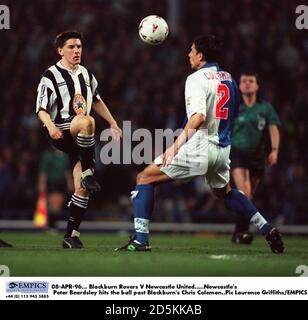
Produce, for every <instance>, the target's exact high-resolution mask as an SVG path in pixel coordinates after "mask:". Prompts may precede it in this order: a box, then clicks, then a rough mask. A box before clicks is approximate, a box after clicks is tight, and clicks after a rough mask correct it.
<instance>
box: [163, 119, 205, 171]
mask: <svg viewBox="0 0 308 320" xmlns="http://www.w3.org/2000/svg"><path fill="white" fill-rule="evenodd" d="M205 118H206V117H205V115H204V114H202V113H195V114H194V115H192V116H191V117H190V119H189V120H188V122H187V123H186V125H185V128H184V130H183V131H182V133H181V134H180V135H179V136H178V138H177V139H176V140H175V142H174V144H173V145H172V146H171V147H169V148H168V149H167V150H166V151H165V153H164V154H163V166H167V165H169V164H170V163H171V161H172V159H173V158H174V157H175V155H176V154H177V153H178V151H179V149H180V147H181V146H182V145H183V144H184V143H185V142H186V141H188V140H189V139H190V138H191V137H192V136H193V135H194V134H195V133H196V130H197V129H198V128H199V127H200V126H201V125H202V123H203V122H204V121H205Z"/></svg>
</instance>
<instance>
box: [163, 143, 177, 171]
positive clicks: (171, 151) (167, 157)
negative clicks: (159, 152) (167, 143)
mask: <svg viewBox="0 0 308 320" xmlns="http://www.w3.org/2000/svg"><path fill="white" fill-rule="evenodd" d="M177 153H178V148H176V147H175V145H172V146H171V147H170V148H168V149H167V150H166V151H165V152H164V154H163V156H162V166H163V167H166V166H168V165H169V164H170V163H171V162H172V160H173V158H174V157H175V156H176V155H177Z"/></svg>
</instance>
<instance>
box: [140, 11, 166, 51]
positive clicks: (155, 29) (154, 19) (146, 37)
mask: <svg viewBox="0 0 308 320" xmlns="http://www.w3.org/2000/svg"><path fill="white" fill-rule="evenodd" d="M168 34H169V28H168V24H167V22H166V21H165V20H164V19H163V18H162V17H160V16H155V15H151V16H147V17H145V18H144V19H142V20H141V22H140V24H139V37H140V38H141V40H142V41H144V42H146V43H148V44H151V45H157V44H160V43H162V42H164V41H165V40H166V38H167V36H168Z"/></svg>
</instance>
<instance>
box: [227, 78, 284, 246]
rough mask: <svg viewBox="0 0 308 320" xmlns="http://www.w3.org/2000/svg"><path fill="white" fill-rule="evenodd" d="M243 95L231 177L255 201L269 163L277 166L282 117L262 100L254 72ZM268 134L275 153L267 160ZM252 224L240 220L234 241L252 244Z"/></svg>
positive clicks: (242, 84)
mask: <svg viewBox="0 0 308 320" xmlns="http://www.w3.org/2000/svg"><path fill="white" fill-rule="evenodd" d="M239 89H240V91H241V95H242V103H241V105H240V109H239V114H238V116H237V118H236V119H235V121H234V124H233V130H232V148H231V154H230V159H231V173H232V178H233V180H234V183H235V185H236V188H237V189H238V190H241V191H242V192H244V193H245V195H246V196H247V197H248V198H249V199H252V197H253V195H254V193H255V191H256V189H257V187H258V185H259V183H260V180H261V178H262V177H263V175H264V168H265V162H267V163H268V164H269V165H271V166H273V165H275V164H276V163H277V159H278V149H279V140H280V135H279V130H278V126H279V125H280V121H279V117H278V115H277V113H276V111H275V109H274V108H273V107H272V105H271V104H270V103H268V102H265V101H260V100H259V99H258V90H259V81H258V76H257V74H255V73H252V72H246V73H242V75H241V77H240V82H239ZM267 132H268V134H269V137H270V141H271V151H270V153H269V154H268V155H267V156H266V148H265V137H266V133H267ZM249 224H250V223H249V221H248V220H247V219H245V217H242V216H238V217H237V221H236V227H235V231H234V234H233V237H232V241H233V242H235V243H243V244H251V242H252V240H253V235H252V233H250V232H249Z"/></svg>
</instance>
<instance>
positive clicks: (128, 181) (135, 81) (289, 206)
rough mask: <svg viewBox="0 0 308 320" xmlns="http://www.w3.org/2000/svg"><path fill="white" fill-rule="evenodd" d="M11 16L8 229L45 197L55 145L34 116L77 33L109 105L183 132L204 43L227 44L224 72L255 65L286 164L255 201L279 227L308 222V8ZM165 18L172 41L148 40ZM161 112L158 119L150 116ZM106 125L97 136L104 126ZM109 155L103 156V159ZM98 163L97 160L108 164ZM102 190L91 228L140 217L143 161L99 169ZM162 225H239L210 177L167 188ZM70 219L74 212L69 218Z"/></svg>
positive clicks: (2, 130) (271, 4)
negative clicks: (42, 175) (154, 17)
mask: <svg viewBox="0 0 308 320" xmlns="http://www.w3.org/2000/svg"><path fill="white" fill-rule="evenodd" d="M1 3H2V4H6V5H8V6H9V8H10V12H11V21H10V24H11V30H1V31H0V40H1V42H0V43H1V52H0V56H1V59H0V83H1V90H0V106H1V113H0V226H1V220H10V219H12V220H24V219H32V217H33V213H34V209H35V205H36V200H37V196H38V191H37V184H38V183H37V178H38V165H39V162H40V159H41V156H42V153H43V151H44V150H46V148H48V146H49V142H48V139H47V136H46V135H45V133H44V131H43V129H42V126H41V124H40V123H39V121H38V120H37V117H36V115H35V113H34V109H35V99H36V88H37V84H38V82H39V79H40V76H41V74H42V72H43V71H44V70H45V69H46V68H47V67H49V66H50V65H52V64H53V63H55V62H56V61H57V60H58V57H57V55H56V53H55V50H54V48H53V40H54V38H55V36H56V35H57V34H58V33H59V32H61V31H63V30H66V29H78V30H80V31H81V32H82V33H83V34H84V37H85V41H84V51H83V60H82V64H84V65H85V66H87V67H88V68H89V69H90V70H91V71H92V72H93V73H94V74H95V76H96V77H97V79H98V81H99V85H100V86H99V89H100V93H101V95H102V97H103V98H104V100H105V101H106V102H107V104H108V106H109V108H110V109H111V110H112V112H113V114H114V115H115V117H116V118H117V120H118V123H119V124H120V125H121V123H122V121H123V120H131V121H132V123H133V125H134V127H135V128H139V127H144V128H148V129H150V130H154V129H155V128H166V127H169V128H172V129H176V128H178V127H179V126H180V125H181V123H182V120H183V117H184V112H185V108H184V96H183V90H184V82H185V78H186V76H187V75H188V74H189V73H190V72H191V70H190V67H189V63H188V59H187V54H188V52H189V48H190V45H191V41H192V39H193V37H194V36H195V35H198V34H201V33H204V32H211V33H215V34H219V35H220V36H222V37H223V39H224V43H225V52H224V54H223V55H222V62H221V65H222V66H223V67H224V68H225V69H227V70H228V71H230V72H231V73H232V74H233V75H234V76H235V78H236V79H238V76H239V74H240V72H241V71H242V70H246V69H254V70H256V71H257V72H258V73H259V75H260V79H261V96H262V97H263V98H264V99H266V100H269V101H270V102H272V104H273V105H274V107H275V108H276V110H277V112H278V113H279V116H280V119H281V122H282V126H281V137H282V141H281V149H280V153H279V164H278V165H277V166H276V167H274V168H267V169H266V175H265V178H264V180H263V183H262V185H261V186H260V187H259V189H258V192H257V195H256V199H255V203H256V205H257V206H258V207H259V208H260V210H261V211H262V212H263V213H264V215H265V216H266V217H267V218H268V219H269V220H270V221H272V222H274V223H275V222H276V223H280V224H307V223H308V215H307V212H308V201H307V199H308V176H307V169H306V163H307V160H308V152H307V148H305V146H306V141H308V133H307V124H306V123H307V122H306V119H305V116H306V114H307V113H306V108H307V106H308V91H307V90H305V88H307V82H308V79H307V73H308V70H307V61H308V39H307V31H305V30H298V29H296V27H295V19H296V15H295V8H296V5H297V4H301V2H297V1H291V0H282V1H279V2H277V1H273V0H272V1H271V0H269V1H252V0H235V1H228V2H226V1H221V0H216V1H205V0H191V1H185V0H174V1H172V0H170V1H167V0H166V1H164V0H160V1H138V0H118V1H108V0H91V1H87V2H85V1H79V0H68V1H59V0H48V1H43V0H31V1H23V0H18V1H2V2H1ZM153 13H155V14H158V15H161V16H163V17H165V18H166V20H167V21H168V23H169V27H170V35H169V37H168V39H167V41H166V42H165V43H164V44H163V45H161V46H157V47H151V46H148V45H145V44H144V43H142V42H141V40H140V39H139V38H138V32H137V28H138V24H139V22H140V20H141V19H142V18H143V17H145V16H147V15H149V14H153ZM149 115H150V116H149ZM105 125H106V124H105V123H104V122H103V121H100V120H99V121H98V125H97V137H99V133H100V132H101V130H102V129H103V128H105ZM99 150H100V148H99V147H98V148H97V151H98V152H99ZM97 163H98V162H97ZM97 169H98V174H99V179H100V181H101V183H102V186H103V191H102V192H101V193H100V194H99V195H98V196H96V197H95V198H94V199H93V200H92V201H91V204H90V210H89V213H88V214H87V216H86V217H85V219H86V220H92V221H98V220H102V221H107V220H109V221H129V220H130V215H131V209H130V201H129V198H128V195H129V193H130V190H131V189H132V188H133V186H134V178H135V175H136V172H137V171H139V170H140V169H141V167H140V166H134V165H110V166H103V165H100V164H99V163H98V168H97ZM158 193H159V194H160V200H159V201H158V202H157V205H156V210H155V215H154V217H153V218H154V220H155V221H168V222H189V221H192V222H200V221H202V222H233V216H232V214H230V213H228V212H227V211H226V209H225V208H224V206H223V204H221V203H216V202H212V201H210V202H209V201H207V200H209V193H208V190H207V189H205V187H204V186H203V184H202V181H201V180H200V179H196V180H195V181H194V182H192V183H189V184H187V185H179V184H177V183H175V184H168V185H166V186H164V187H160V188H159V189H158ZM66 214H67V212H66V211H65V208H64V211H63V219H65V218H66Z"/></svg>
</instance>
